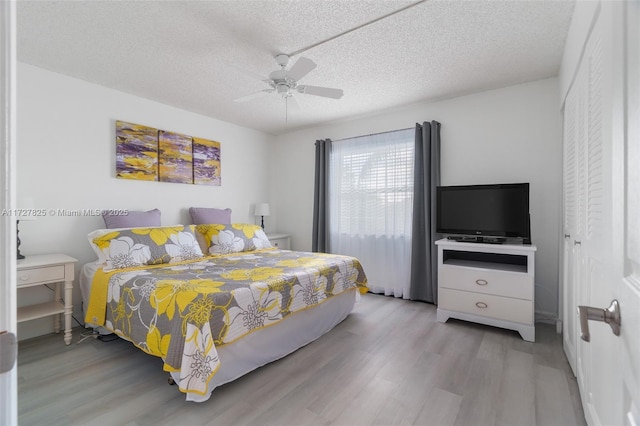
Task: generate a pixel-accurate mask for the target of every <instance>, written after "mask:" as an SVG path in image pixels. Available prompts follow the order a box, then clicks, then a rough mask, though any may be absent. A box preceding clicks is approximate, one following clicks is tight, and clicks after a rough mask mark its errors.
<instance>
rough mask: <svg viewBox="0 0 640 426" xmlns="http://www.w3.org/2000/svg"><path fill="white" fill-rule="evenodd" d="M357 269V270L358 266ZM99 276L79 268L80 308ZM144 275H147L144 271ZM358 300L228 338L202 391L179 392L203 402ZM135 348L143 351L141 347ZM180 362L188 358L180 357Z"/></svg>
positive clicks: (336, 300)
mask: <svg viewBox="0 0 640 426" xmlns="http://www.w3.org/2000/svg"><path fill="white" fill-rule="evenodd" d="M283 252H286V251H283ZM288 253H289V254H288V255H287V256H288V258H287V259H289V260H287V261H292V260H291V259H295V258H296V256H297V257H298V258H300V259H305V257H304V256H307V257H309V256H312V255H313V256H315V255H314V254H311V253H302V254H299V255H293V254H291V253H292V252H288ZM268 256H272V257H273V256H274V253H273V252H271V253H269V254H268ZM322 256H325V257H326V258H329V257H330V256H328V255H322ZM254 257H255V256H254ZM323 261H324V260H323ZM356 262H357V261H356ZM358 268H360V267H359V265H358ZM227 272H228V271H227ZM101 273H102V271H101V270H100V265H97V264H96V263H95V262H92V263H89V264H86V265H84V266H83V267H82V270H81V274H80V289H81V293H82V299H83V308H85V310H86V307H87V306H89V304H90V303H91V291H92V285H93V284H92V283H94V278H95V277H96V274H97V275H98V276H99V275H100V274H101ZM145 273H147V272H146V271H145ZM352 275H353V274H352ZM360 276H361V275H360V274H358V277H360ZM362 276H363V274H362ZM365 280H366V279H365ZM341 285H342V284H341ZM352 289H355V288H352ZM292 294H293V293H292ZM359 298H360V292H359V291H342V292H339V293H337V294H335V295H333V296H332V297H327V298H326V299H324V300H322V303H317V304H314V305H309V306H308V307H306V308H304V309H300V310H299V311H296V312H294V313H295V315H293V314H289V315H288V316H285V317H283V318H282V319H280V320H279V321H277V323H275V324H272V325H273V326H267V327H263V328H256V329H255V330H251V332H248V333H245V334H241V335H239V337H238V338H236V337H233V338H232V339H229V342H228V343H227V342H223V343H222V344H221V345H220V346H219V347H217V348H216V349H217V351H216V352H215V354H214V355H216V356H217V361H219V362H218V365H217V367H216V368H217V370H215V371H214V373H213V374H212V377H210V379H209V381H208V384H207V386H206V388H205V389H204V391H201V390H202V389H199V390H198V391H196V392H191V391H189V390H188V389H187V390H185V389H182V388H181V390H182V391H183V392H185V393H186V399H187V400H189V401H196V402H202V401H206V400H207V399H209V397H210V396H211V393H212V392H213V390H214V389H215V388H216V387H217V386H220V385H222V384H224V383H228V382H230V381H232V380H235V379H236V378H238V377H240V376H242V375H244V374H246V373H248V372H250V371H252V370H254V369H256V368H258V367H260V366H263V365H265V364H267V363H269V362H272V361H275V360H277V359H280V358H282V357H284V356H286V355H287V354H289V353H291V352H293V351H295V350H296V349H298V348H300V347H302V346H304V345H306V344H308V343H310V342H312V341H314V340H316V339H318V338H319V337H320V336H322V335H323V334H325V333H327V332H328V331H330V330H331V329H333V328H334V327H335V326H336V325H337V324H339V323H340V322H341V321H343V320H344V319H345V318H346V317H347V316H348V315H349V313H350V312H351V311H352V309H353V307H354V304H355V303H356V301H357V300H359ZM87 325H89V326H91V325H95V324H90V323H88V324H87ZM110 328H111V329H113V328H114V326H113V325H111V327H110ZM174 328H175V326H174ZM118 331H120V330H118ZM214 331H215V330H214ZM101 332H103V333H104V332H107V331H106V330H104V329H102V330H101ZM117 334H119V335H120V336H121V337H125V338H127V337H128V336H126V335H125V336H123V335H122V333H121V332H118V333H117ZM212 335H214V336H215V335H217V333H215V332H214V333H212ZM127 340H130V341H132V342H134V344H135V338H132V339H129V338H127ZM218 342H219V341H218ZM219 343H220V342H219ZM136 346H138V347H140V348H141V349H142V350H145V348H144V347H143V346H144V345H143V346H140V345H136ZM145 351H147V350H145ZM147 352H149V351H147ZM149 353H152V352H149ZM163 359H164V360H165V369H166V370H167V371H170V372H171V375H172V377H173V378H174V380H175V381H176V382H177V383H180V380H181V376H180V374H181V373H180V371H172V368H171V362H169V361H167V360H166V359H165V358H164V357H163ZM183 359H187V358H184V356H183ZM182 380H183V382H182V383H184V382H185V381H184V377H182Z"/></svg>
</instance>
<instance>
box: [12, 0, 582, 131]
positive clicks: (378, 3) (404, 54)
mask: <svg viewBox="0 0 640 426" xmlns="http://www.w3.org/2000/svg"><path fill="white" fill-rule="evenodd" d="M412 3H415V1H395V0H367V1H362V0H350V1H344V0H343V1H327V0H295V1H294V0H290V1H282V0H263V1H238V0H235V1H226V0H217V1H20V2H18V8H17V10H18V44H17V50H18V60H20V61H22V62H25V63H29V64H32V65H36V66H39V67H42V68H45V69H48V70H52V71H56V72H59V73H62V74H66V75H70V76H73V77H77V78H80V79H82V80H86V81H89V82H93V83H97V84H100V85H103V86H106V87H110V88H114V89H117V90H121V91H123V92H127V93H131V94H134V95H138V96H141V97H144V98H148V99H153V100H156V101H159V102H162V103H165V104H169V105H173V106H176V107H179V108H182V109H185V110H188V111H192V112H196V113H199V114H202V115H206V116H210V117H214V118H217V119H220V120H224V121H228V122H231V123H236V124H239V125H242V126H246V127H250V128H254V129H257V130H260V131H264V132H267V133H271V134H281V133H285V132H288V131H291V130H293V129H297V128H301V127H306V126H311V125H316V124H319V123H324V122H327V121H332V120H340V119H346V118H350V117H355V116H360V115H363V114H367V113H372V112H374V111H380V110H383V109H386V108H393V107H398V106H402V105H406V104H411V103H415V102H419V101H424V100H435V99H443V98H449V97H455V96H459V95H462V94H468V93H474V92H479V91H484V90H488V89H493V88H498V87H505V86H509V85H513V84H517V83H522V82H526V81H532V80H537V79H542V78H547V77H551V76H555V75H557V74H558V70H559V67H560V61H561V58H562V51H563V48H564V43H565V39H566V35H567V31H568V27H569V23H570V21H571V14H572V12H573V7H574V2H573V1H557V0H552V1H544V0H536V1H519V0H511V1H473V0H466V1H453V0H445V1H437V0H431V1H428V2H424V3H421V4H419V5H417V6H415V7H412V8H409V9H407V10H405V11H403V12H401V13H398V14H395V15H392V16H390V17H388V18H385V19H382V20H380V21H377V22H375V23H372V24H371V25H368V26H365V27H363V28H361V29H358V30H356V31H354V32H351V33H348V34H346V35H344V36H341V37H338V38H337V39H334V40H331V41H328V42H326V43H324V44H321V45H319V46H316V47H312V48H310V49H308V50H306V51H304V52H303V53H301V56H305V57H307V58H309V59H312V60H313V61H314V62H316V63H317V64H318V66H317V68H316V69H315V70H313V71H312V72H311V73H309V74H308V75H307V76H306V77H305V78H303V79H302V80H301V84H309V85H315V86H327V87H334V88H341V89H343V90H344V97H343V98H342V99H340V100H335V99H326V98H320V97H317V96H311V95H303V94H296V95H295V97H296V100H297V104H298V106H299V108H298V109H292V105H289V108H288V114H287V117H288V119H287V121H286V122H285V102H284V100H283V99H282V98H281V97H280V96H279V95H277V94H276V93H272V94H270V95H269V96H266V97H262V98H259V99H254V100H252V101H250V102H245V103H238V102H234V101H233V100H234V99H236V98H240V97H242V96H245V95H248V94H250V93H253V92H256V91H258V90H261V89H264V88H266V87H267V86H266V84H265V83H263V82H262V81H260V79H259V78H258V77H263V78H264V77H266V76H267V75H268V74H269V72H271V71H274V70H276V69H278V68H279V67H278V65H277V64H276V62H275V59H274V56H275V55H276V54H278V53H286V54H290V53H293V52H296V51H299V50H302V49H306V48H308V47H309V46H313V45H314V44H316V43H318V42H321V41H323V40H326V39H329V38H331V37H334V36H336V35H338V34H341V33H343V32H345V31H347V30H349V29H352V28H355V27H358V26H360V25H362V24H365V23H367V22H370V21H373V20H375V19H377V18H379V17H381V16H384V15H386V14H389V13H391V12H393V11H395V10H398V9H400V8H403V7H405V6H407V5H411V4H412ZM296 59H297V57H294V58H293V59H292V63H293V62H294V61H295V60H296Z"/></svg>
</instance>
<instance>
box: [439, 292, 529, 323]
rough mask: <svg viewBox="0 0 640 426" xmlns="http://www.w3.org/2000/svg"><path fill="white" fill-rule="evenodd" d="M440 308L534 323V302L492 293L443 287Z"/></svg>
mask: <svg viewBox="0 0 640 426" xmlns="http://www.w3.org/2000/svg"><path fill="white" fill-rule="evenodd" d="M438 308H441V309H448V310H451V311H457V312H464V313H468V314H473V315H479V316H483V317H488V318H495V319H500V320H504V321H513V322H517V323H520V324H533V302H532V301H530V300H521V299H511V298H509V297H501V296H493V295H490V294H480V293H472V292H469V291H459V290H450V289H448V288H441V289H440V290H439V292H438Z"/></svg>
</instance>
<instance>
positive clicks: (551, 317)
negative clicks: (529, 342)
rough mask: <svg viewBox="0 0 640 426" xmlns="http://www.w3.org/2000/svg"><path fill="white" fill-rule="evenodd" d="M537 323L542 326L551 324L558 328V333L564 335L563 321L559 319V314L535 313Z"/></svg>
mask: <svg viewBox="0 0 640 426" xmlns="http://www.w3.org/2000/svg"><path fill="white" fill-rule="evenodd" d="M534 316H535V322H539V323H542V324H551V325H555V326H556V333H558V334H560V333H562V320H561V319H560V318H558V315H557V314H554V313H551V312H544V311H535V314H534Z"/></svg>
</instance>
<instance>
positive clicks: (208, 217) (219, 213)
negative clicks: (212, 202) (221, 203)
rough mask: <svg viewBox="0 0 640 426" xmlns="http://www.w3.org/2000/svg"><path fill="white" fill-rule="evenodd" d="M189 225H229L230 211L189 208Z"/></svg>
mask: <svg viewBox="0 0 640 426" xmlns="http://www.w3.org/2000/svg"><path fill="white" fill-rule="evenodd" d="M189 214H190V215H191V223H193V224H194V225H208V224H211V223H221V224H224V225H227V224H230V223H231V209H228V208H227V209H214V208H211V207H190V208H189Z"/></svg>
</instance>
